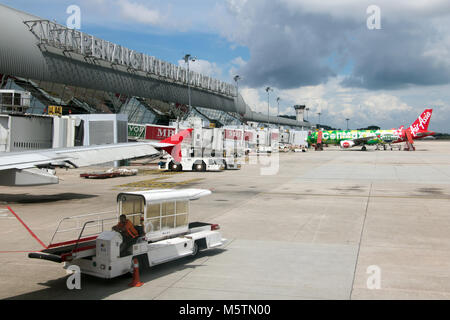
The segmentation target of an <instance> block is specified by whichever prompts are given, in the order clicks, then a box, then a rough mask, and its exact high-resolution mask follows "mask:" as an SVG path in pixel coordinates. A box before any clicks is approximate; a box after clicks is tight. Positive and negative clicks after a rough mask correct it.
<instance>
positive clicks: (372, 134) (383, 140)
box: [307, 109, 434, 151]
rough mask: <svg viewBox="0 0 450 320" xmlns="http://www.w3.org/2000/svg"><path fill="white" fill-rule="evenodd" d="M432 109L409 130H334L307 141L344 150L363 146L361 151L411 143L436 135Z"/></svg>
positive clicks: (319, 133)
mask: <svg viewBox="0 0 450 320" xmlns="http://www.w3.org/2000/svg"><path fill="white" fill-rule="evenodd" d="M432 113H433V110H432V109H426V110H425V111H424V112H423V113H422V114H421V115H420V116H419V118H417V120H416V121H415V122H414V123H413V124H412V125H411V126H410V127H409V128H407V129H404V127H403V126H401V127H400V128H398V129H391V130H333V131H316V132H311V133H310V134H309V135H308V138H307V141H308V143H309V144H310V145H311V144H317V143H318V140H319V144H320V143H321V144H336V145H340V146H341V148H343V149H348V148H352V147H356V146H362V148H361V150H362V151H365V150H366V145H380V144H382V145H386V144H392V143H400V142H409V143H411V144H412V143H413V140H415V139H422V138H424V137H427V136H431V135H434V132H432V131H428V125H429V123H430V119H431V114H432Z"/></svg>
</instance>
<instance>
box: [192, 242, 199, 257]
mask: <svg viewBox="0 0 450 320" xmlns="http://www.w3.org/2000/svg"><path fill="white" fill-rule="evenodd" d="M199 251H200V250H198V244H197V241H195V242H194V246H193V248H192V257H196V256H197V255H198V253H199Z"/></svg>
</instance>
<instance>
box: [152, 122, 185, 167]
mask: <svg viewBox="0 0 450 320" xmlns="http://www.w3.org/2000/svg"><path fill="white" fill-rule="evenodd" d="M191 132H192V129H186V130H182V131H180V132H178V133H177V134H175V135H173V136H171V137H169V138H167V139H164V140H161V141H160V142H159V143H164V144H170V146H166V147H162V148H161V149H163V150H164V151H166V152H167V153H170V155H171V156H172V157H173V158H174V160H175V161H176V162H180V161H181V145H180V144H181V142H182V141H183V140H184V139H186V138H188V137H189V136H190V135H191Z"/></svg>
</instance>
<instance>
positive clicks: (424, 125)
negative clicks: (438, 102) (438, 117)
mask: <svg viewBox="0 0 450 320" xmlns="http://www.w3.org/2000/svg"><path fill="white" fill-rule="evenodd" d="M432 113H433V109H426V110H425V111H424V112H422V114H421V115H420V116H419V118H417V120H416V121H414V123H413V124H412V125H411V126H410V127H409V128H410V130H411V133H412V134H413V135H414V136H415V135H416V133H417V132H425V131H427V130H428V125H429V124H430V119H431V114H432Z"/></svg>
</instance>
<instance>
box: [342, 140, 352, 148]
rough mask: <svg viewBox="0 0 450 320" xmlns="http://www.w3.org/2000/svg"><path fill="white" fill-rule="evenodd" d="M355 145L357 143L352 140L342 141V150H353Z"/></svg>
mask: <svg viewBox="0 0 450 320" xmlns="http://www.w3.org/2000/svg"><path fill="white" fill-rule="evenodd" d="M354 145H355V143H354V142H353V141H351V140H344V141H341V148H343V149H348V148H351V147H353V146H354Z"/></svg>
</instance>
